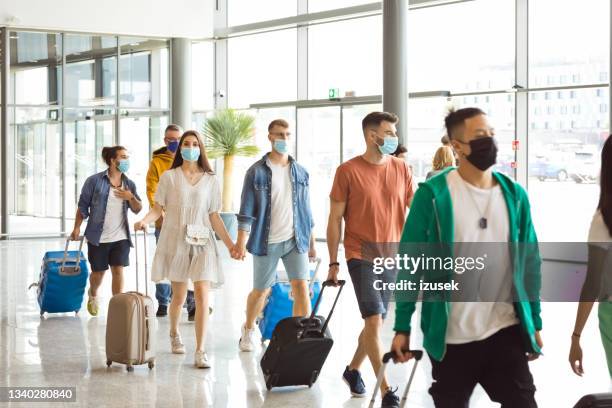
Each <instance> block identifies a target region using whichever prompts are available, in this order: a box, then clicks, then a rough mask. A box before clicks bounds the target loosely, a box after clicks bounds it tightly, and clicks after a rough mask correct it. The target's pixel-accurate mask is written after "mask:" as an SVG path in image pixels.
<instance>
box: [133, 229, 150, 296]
mask: <svg viewBox="0 0 612 408" xmlns="http://www.w3.org/2000/svg"><path fill="white" fill-rule="evenodd" d="M142 242H143V243H144V271H145V295H147V296H149V286H148V282H149V276H148V275H149V264H148V260H147V232H146V231H142ZM134 251H135V255H136V292H139V291H140V285H139V282H138V264H139V262H138V231H137V230H134Z"/></svg>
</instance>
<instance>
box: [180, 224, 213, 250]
mask: <svg viewBox="0 0 612 408" xmlns="http://www.w3.org/2000/svg"><path fill="white" fill-rule="evenodd" d="M209 241H210V228H208V227H207V226H205V225H199V224H188V225H187V230H186V232H185V242H187V243H188V244H189V245H193V246H206V245H207V244H208V242H209Z"/></svg>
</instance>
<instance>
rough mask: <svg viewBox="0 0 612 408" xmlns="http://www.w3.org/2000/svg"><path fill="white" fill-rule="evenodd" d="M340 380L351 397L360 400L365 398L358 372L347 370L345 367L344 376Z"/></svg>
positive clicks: (364, 390) (363, 385)
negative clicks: (346, 386)
mask: <svg viewBox="0 0 612 408" xmlns="http://www.w3.org/2000/svg"><path fill="white" fill-rule="evenodd" d="M342 380H344V382H345V383H346V385H348V386H349V388H350V390H351V395H352V396H353V397H359V398H362V397H365V396H366V389H365V384H364V383H363V380H362V379H361V374H360V373H359V371H358V370H349V368H348V366H346V369H345V370H344V374H342Z"/></svg>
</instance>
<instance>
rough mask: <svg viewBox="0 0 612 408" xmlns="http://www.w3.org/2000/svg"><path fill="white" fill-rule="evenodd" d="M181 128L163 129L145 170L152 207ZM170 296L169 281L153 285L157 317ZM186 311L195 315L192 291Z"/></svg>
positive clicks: (158, 224) (159, 225)
mask: <svg viewBox="0 0 612 408" xmlns="http://www.w3.org/2000/svg"><path fill="white" fill-rule="evenodd" d="M182 133H183V130H182V129H181V127H180V126H178V125H174V124H173V125H168V126H167V127H166V130H165V131H164V144H165V146H164V147H161V148H159V149H157V150H155V151H154V152H153V157H152V158H151V163H150V164H149V171H148V172H147V198H148V199H149V205H150V206H151V208H153V205H154V204H155V200H154V197H155V191H156V190H157V184H158V183H159V179H160V177H161V175H162V174H163V173H164V171H166V170H168V169H169V168H170V166H172V162H173V161H174V155H175V153H176V152H177V150H178V148H179V140H180V138H181V134H182ZM163 220H164V217H163V215H162V216H161V217H160V218H159V219H158V220H157V221H155V240H156V241H157V239H158V238H159V233H160V231H161V228H162V223H163ZM171 296H172V288H171V286H170V284H169V283H164V282H160V283H157V284H156V285H155V298H156V299H157V303H158V304H159V307H158V308H157V317H163V316H166V315H167V314H168V304H169V303H170V297H171ZM186 303H187V311H188V312H189V320H190V321H191V320H193V318H194V317H195V302H194V300H193V291H191V290H190V291H189V292H188V293H187V302H186Z"/></svg>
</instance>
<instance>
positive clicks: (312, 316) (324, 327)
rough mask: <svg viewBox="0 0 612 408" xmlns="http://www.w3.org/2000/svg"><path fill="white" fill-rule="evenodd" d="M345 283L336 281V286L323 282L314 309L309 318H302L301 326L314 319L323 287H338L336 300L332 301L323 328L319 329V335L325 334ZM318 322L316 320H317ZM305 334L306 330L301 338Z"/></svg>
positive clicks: (330, 282)
mask: <svg viewBox="0 0 612 408" xmlns="http://www.w3.org/2000/svg"><path fill="white" fill-rule="evenodd" d="M345 283H346V281H345V280H338V284H337V285H336V284H334V281H332V280H326V281H325V282H323V285H321V292H319V296H318V297H317V301H316V302H315V305H314V307H313V308H312V312H311V313H310V317H307V318H304V319H303V320H302V324H304V321H313V320H315V319H316V317H315V312H316V311H317V310H318V309H319V304H320V303H321V299H322V298H323V292H324V291H325V287H327V286H340V289H338V293H337V294H336V298H335V299H334V304H333V305H332V307H331V309H330V311H329V314H328V315H327V319H326V320H325V323H324V324H323V327H321V335H324V334H325V330H326V329H327V325H328V324H329V319H331V317H332V314H333V313H334V309H335V308H336V303H338V299H339V298H340V293H342V289H343V288H344V284H345ZM317 320H318V319H317ZM306 332H308V330H304V332H303V333H302V337H304V335H305V334H306Z"/></svg>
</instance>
